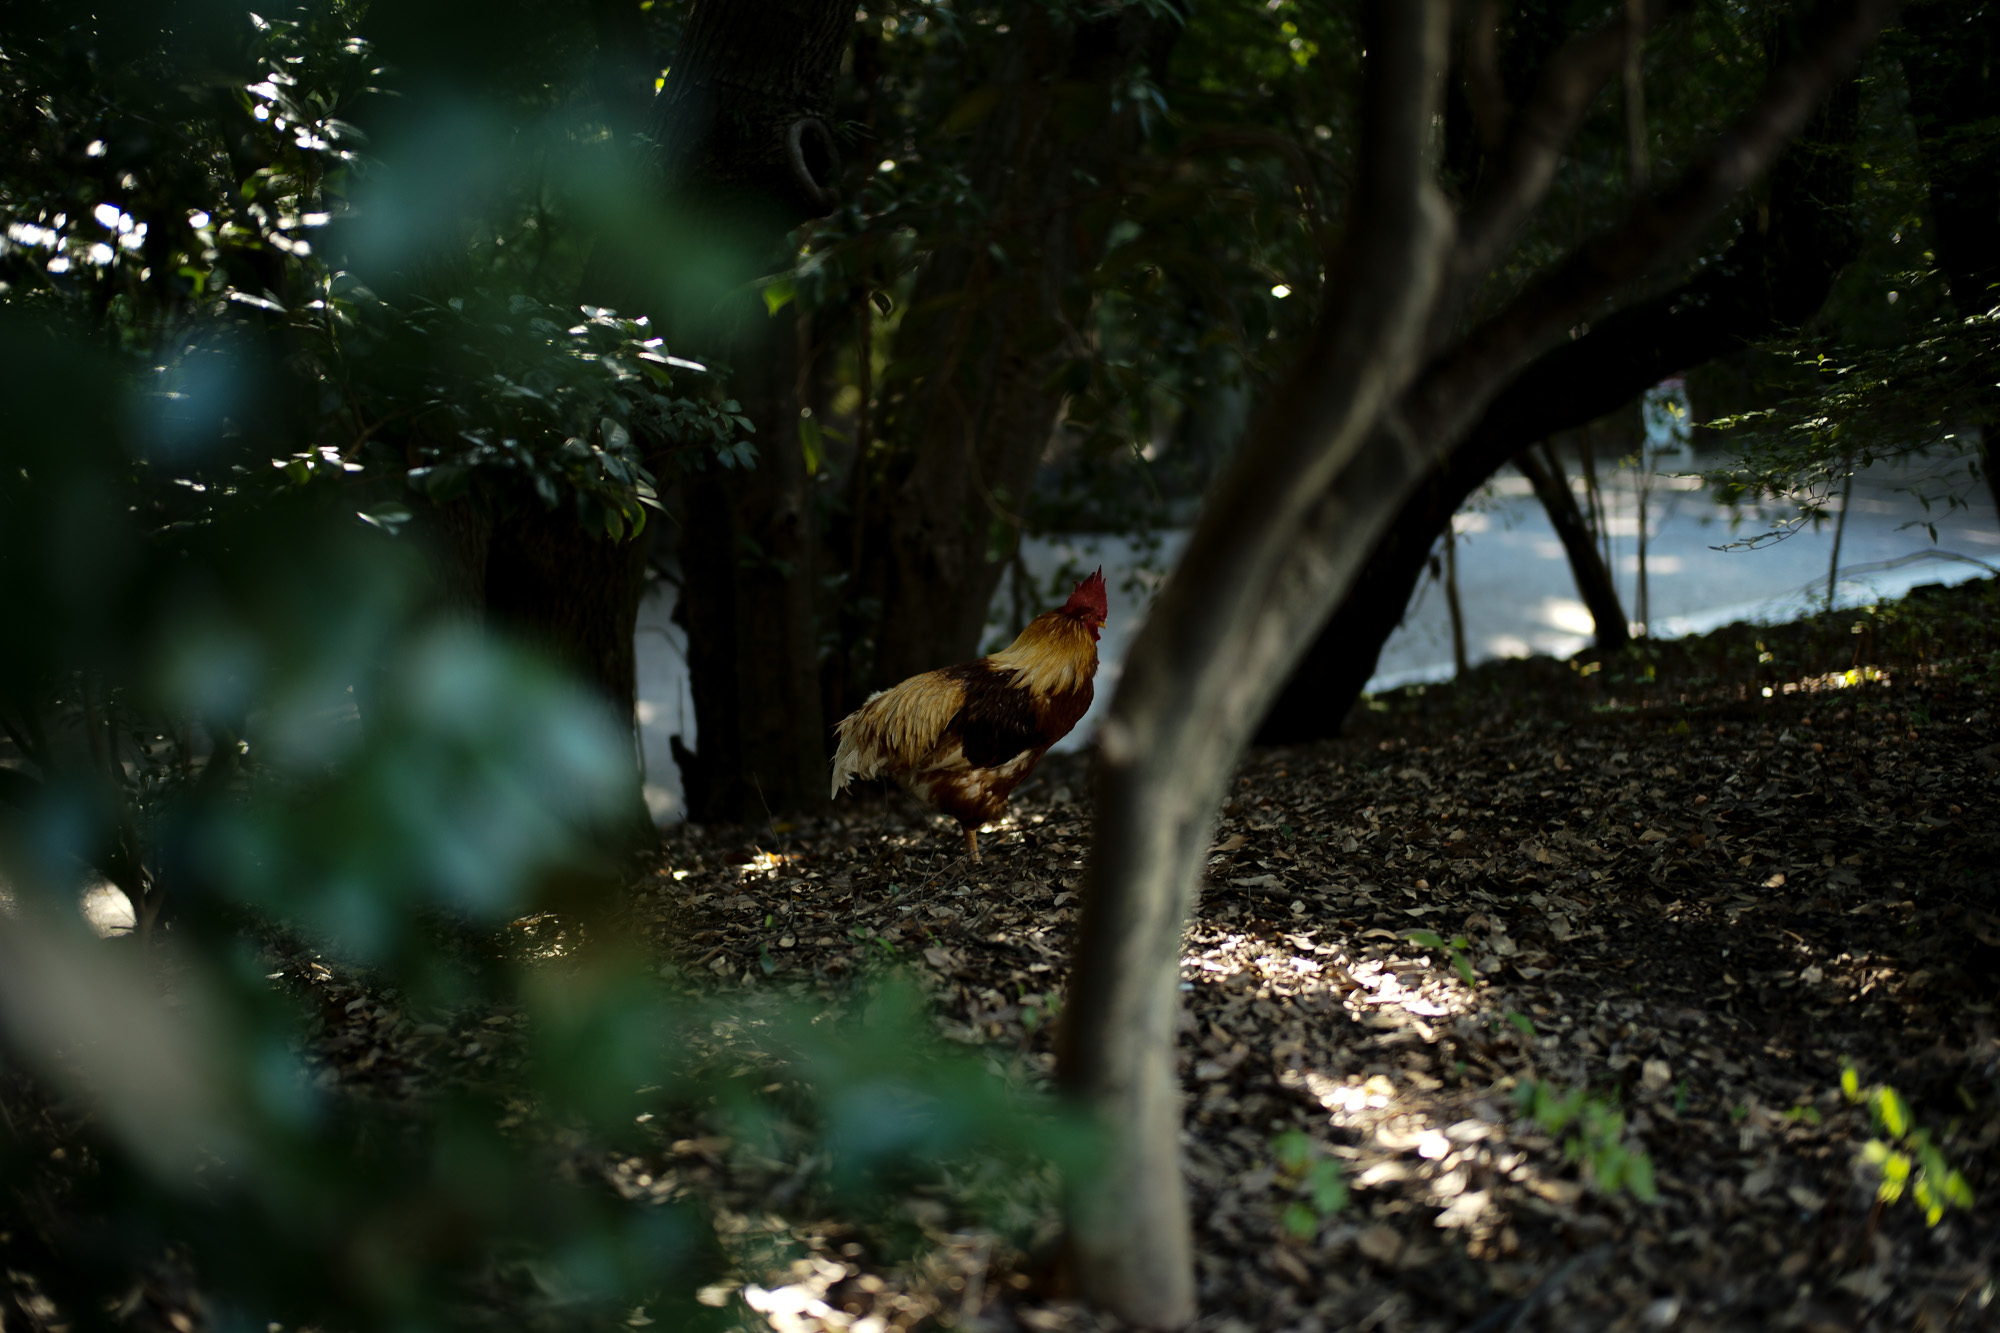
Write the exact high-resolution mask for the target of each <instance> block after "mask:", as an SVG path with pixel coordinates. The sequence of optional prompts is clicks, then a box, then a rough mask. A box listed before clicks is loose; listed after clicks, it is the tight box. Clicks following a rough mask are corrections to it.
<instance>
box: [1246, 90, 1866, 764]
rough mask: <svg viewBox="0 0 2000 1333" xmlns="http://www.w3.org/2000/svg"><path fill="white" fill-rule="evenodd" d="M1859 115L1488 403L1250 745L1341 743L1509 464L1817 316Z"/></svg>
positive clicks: (1837, 237) (1844, 252)
mask: <svg viewBox="0 0 2000 1333" xmlns="http://www.w3.org/2000/svg"><path fill="white" fill-rule="evenodd" d="M1859 106H1860V97H1859V90H1858V86H1857V85H1850V86H1848V87H1847V88H1845V89H1843V90H1842V91H1841V92H1840V93H1838V94H1836V95H1835V96H1834V97H1833V98H1831V99H1829V101H1828V103H1827V105H1826V107H1825V108H1824V109H1823V110H1822V111H1821V113H1820V114H1819V115H1818V116H1817V117H1816V118H1815V123H1814V127H1813V128H1812V130H1810V131H1809V138H1808V139H1807V140H1806V141H1804V142H1802V143H1801V144H1799V145H1798V146H1797V147H1796V148H1794V149H1793V150H1792V151H1791V152H1790V153H1788V154H1787V155H1786V157H1785V159H1784V160H1783V161H1782V162H1780V163H1779V164H1778V166H1777V167H1776V169H1774V170H1773V172H1772V174H1771V176H1772V178H1771V192H1770V196H1769V200H1768V202H1767V204H1766V206H1765V208H1764V209H1763V210H1761V211H1760V213H1758V214H1756V215H1753V216H1752V218H1751V219H1750V220H1749V221H1748V222H1747V223H1746V225H1745V230H1744V232H1743V234H1742V235H1741V236H1739V237H1738V238H1737V240H1736V241H1735V243H1734V244H1732V245H1731V246H1730V247H1729V249H1728V250H1727V251H1725V252H1724V254H1723V256H1722V258H1721V259H1719V260H1718V261H1717V262H1715V263H1714V264H1711V265H1709V266H1708V267H1707V268H1704V269H1703V270H1702V271H1701V272H1700V273H1699V274H1697V275H1696V276H1695V277H1694V278H1692V279H1690V280H1689V281H1687V282H1685V283H1683V284H1681V285H1680V286H1679V287H1676V288H1674V289H1672V290H1670V291H1668V292H1666V293H1665V294H1663V295H1660V296H1656V297H1654V298H1652V299H1651V300H1647V301H1641V302H1639V303H1637V304H1635V305H1632V306H1629V307H1627V308H1626V309H1624V310H1621V311H1619V312H1618V313H1616V314H1614V315H1612V316H1610V317H1609V318H1607V319H1605V320H1603V321H1602V322H1600V323H1597V324H1594V325H1593V326H1592V327H1591V330H1590V332H1589V333H1587V334H1585V335H1583V336H1582V337H1581V338H1578V339H1576V340H1575V341H1573V342H1566V343H1562V344H1559V345H1558V346H1556V347H1555V348H1554V349H1552V350H1550V351H1549V352H1546V353H1544V354H1543V355H1542V356H1541V357H1540V358H1539V359H1537V360H1536V361H1535V362H1534V363H1533V364H1532V365H1530V366H1529V367H1528V368H1527V370H1525V371H1524V372H1522V374H1521V375H1520V376H1519V378H1517V379H1516V380H1515V381H1514V382H1513V383H1512V384H1510V385H1509V386H1508V387H1507V388H1506V389H1504V390H1503V391H1502V392H1501V393H1500V395H1499V396H1498V397H1496V398H1495V399H1494V400H1493V401H1492V403H1491V404H1490V405H1489V406H1488V407H1487V409H1486V411H1485V413H1484V414H1483V415H1482V416H1481V418H1480V420H1479V423H1478V424H1477V425H1476V426H1475V427H1473V429H1472V430H1471V432H1470V433H1468V434H1467V435H1466V436H1465V438H1464V440H1463V441H1462V442H1461V443H1459V444H1458V446H1457V447H1456V448H1454V449H1452V450H1451V452H1450V453H1449V454H1448V455H1447V456H1446V457H1445V459H1444V461H1443V462H1442V463H1440V464H1438V465H1437V466H1436V467H1434V468H1433V469H1432V470H1431V472H1430V474H1429V475H1428V476H1426V477H1425V478H1424V480H1423V482H1422V484H1421V485H1420V486H1419V487H1418V488H1417V490H1416V493H1415V494H1414V495H1412V496H1411V497H1410V499H1409V500H1408V501H1407V502H1405V504H1404V505H1403V507H1402V511H1401V512H1400V513H1399V514H1398V515H1397V516H1396V520H1395V522H1394V523H1393V524H1391V525H1390V527H1389V530H1388V532H1387V534H1386V535H1385V536H1384V537H1383V538H1382V540H1381V541H1380V543H1379V544H1378V545H1377V546H1376V548H1375V551H1374V553H1373V554H1372V555H1371V556H1370V557H1369V560H1368V563H1367V565H1366V567H1365V568H1364V569H1363V570H1362V572H1361V574H1360V576H1359V577H1358V578H1357V579H1356V580H1355V582H1354V584H1353V587H1352V588H1351V590H1350V591H1349V592H1348V594H1347V596H1346V597H1345V598H1344V599H1343V600H1342V601H1341V603H1340V605H1339V606H1338V607H1337V608H1336V609H1335V610H1334V613H1333V615H1332V617H1331V618H1330V619H1329V620H1328V621H1327V623H1326V625H1325V627H1324V628H1323V629H1322V630H1321V631H1320V633H1319V636H1318V637H1317V638H1316V639H1315V640H1314V642H1313V645H1312V647H1311V648H1310V649H1308V650H1307V652H1306V656H1305V658H1304V660H1303V661H1302V662H1301V663H1300V664H1299V667H1298V669H1297V670H1296V671H1295V672H1294V673H1293V675H1292V677H1291V679H1290V680H1289V681H1288V682H1287V683H1286V685H1285V688H1284V691H1283V692H1282V693H1281V694H1280V695H1279V696H1278V699H1277V702H1276V703H1274V704H1273V705H1272V707H1271V711H1270V713H1269V714H1268V715H1267V716H1266V717H1265V719H1264V724H1263V726H1262V727H1261V728H1259V730H1258V733H1257V740H1258V742H1259V743H1260V744H1265V745H1279V744H1291V743H1296V742H1299V741H1306V740H1316V739H1319V738H1321V737H1326V736H1332V735H1335V734H1337V733H1338V732H1339V730H1340V725H1341V722H1342V721H1343V720H1344V719H1345V718H1346V716H1347V713H1348V710H1349V709H1351V708H1352V707H1353V706H1354V701H1355V700H1356V699H1357V698H1359V697H1360V694H1361V689H1362V687H1363V686H1364V685H1366V684H1367V683H1368V678H1369V677H1370V676H1372V675H1374V674H1375V663H1376V661H1377V660H1378V659H1379V658H1380V656H1381V653H1382V645H1383V644H1384V643H1386V642H1387V641H1388V638H1389V635H1390V634H1391V633H1393V632H1394V631H1395V628H1396V626H1397V625H1398V624H1399V623H1400V622H1401V621H1402V618H1403V610H1404V608H1405V607H1407V606H1408V605H1409V602H1410V596H1411V594H1412V593H1414V592H1415V591H1416V587H1417V582H1418V580H1419V579H1420V578H1421V577H1422V576H1423V572H1424V568H1425V564H1426V562H1427V561H1428V559H1429V556H1430V550H1431V546H1432V544H1433V543H1434V542H1435V541H1436V540H1437V535H1438V534H1439V533H1440V532H1442V531H1443V530H1444V525H1445V524H1446V523H1448V522H1450V521H1451V516H1452V515H1453V514H1455V513H1457V512H1458V509H1459V506H1461V505H1463V504H1464V503H1465V501H1466V500H1467V498H1468V497H1470V496H1471V495H1472V493H1473V492H1474V491H1476V490H1478V489H1479V487H1481V486H1482V485H1484V484H1485V482H1486V479H1487V478H1488V477H1491V476H1492V475H1493V474H1494V473H1495V472H1497V471H1499V469H1500V468H1501V467H1503V466H1504V465H1505V464H1506V462H1507V461H1508V460H1509V459H1510V458H1513V457H1514V456H1515V455H1516V454H1518V453H1520V452H1521V451H1522V450H1523V449H1525V448H1527V447H1528V446H1529V445H1531V444H1533V443H1534V442H1535V441H1537V440H1543V439H1547V438H1548V437H1549V436H1551V435H1554V434H1556V433H1557V432H1559V431H1564V430H1572V429H1575V428H1576V427H1578V426H1582V425H1584V424H1586V423H1588V422H1591V421H1594V420H1596V419H1597V418H1598V417H1601V416H1603V415H1604V414H1605V413H1607V412H1611V411H1614V410H1616V409H1617V408H1619V407H1622V406H1624V405H1625V404H1626V403H1628V402H1630V401H1631V400H1632V399H1633V398H1634V397H1636V396H1638V395H1639V394H1641V393H1643V392H1645V390H1646V389H1647V388H1649V387H1651V386H1652V385H1654V384H1657V383H1659V382H1660V381H1661V380H1662V379H1665V378H1666V377H1667V376H1668V375H1672V374H1675V373H1678V372H1681V371H1685V370H1687V369H1689V368H1690V367H1692V366H1698V365H1701V364H1702V363H1703V362H1706V361H1711V360H1713V359H1715V358H1716V357H1718V356H1722V355H1724V354H1726V353H1728V352H1732V351H1735V350H1736V349H1738V348H1740V347H1743V346H1745V345H1746V344H1748V343H1750V342H1753V341H1755V340H1756V339H1758V338H1761V337H1765V336H1767V335H1769V334H1771V333H1773V332H1776V331H1777V330H1779V329H1782V328H1787V327H1790V326H1793V325H1796V324H1799V323H1801V322H1802V321H1804V320H1805V319H1807V318H1808V317H1810V316H1811V315H1812V314H1813V313H1814V312H1815V311H1817V310H1818V309H1819V308H1820V306H1821V305H1822V304H1824V302H1825V301H1826V297H1827V293H1829V292H1830V291H1832V289H1833V280H1834V278H1835V276H1836V275H1837V274H1838V273H1839V271H1840V269H1841V268H1842V267H1843V266H1844V265H1845V264H1846V263H1847V261H1848V260H1849V259H1851V258H1853V256H1854V252H1855V239H1854V234H1853V230H1852V226H1851V224H1850V223H1849V222H1848V220H1847V216H1846V211H1847V210H1846V206H1847V204H1848V202H1849V201H1850V200H1852V198H1853V195H1854V166H1853V162H1852V160H1851V159H1850V157H1849V156H1848V154H1847V152H1846V146H1847V145H1850V144H1852V143H1853V141H1854V127H1855V122H1856V119H1857V115H1858V111H1859Z"/></svg>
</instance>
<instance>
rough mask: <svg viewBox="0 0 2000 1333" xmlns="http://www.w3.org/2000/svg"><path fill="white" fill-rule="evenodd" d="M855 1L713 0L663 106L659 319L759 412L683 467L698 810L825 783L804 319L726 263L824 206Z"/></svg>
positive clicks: (692, 794)
mask: <svg viewBox="0 0 2000 1333" xmlns="http://www.w3.org/2000/svg"><path fill="white" fill-rule="evenodd" d="M852 21H853V8H852V6H851V5H844V4H841V3H838V2H837V0H703V2H702V3H700V4H698V5H697V6H696V7H695V9H694V11H693V13H692V14H691V15H690V16H689V19H688V27H687V36H686V40H685V42H684V44H683V49H682V50H681V51H680V52H678V53H676V56H675V64H674V69H673V73H672V75H671V76H670V77H669V78H668V80H667V83H666V86H665V87H664V88H662V89H661V91H660V95H659V97H658V98H657V99H656V101H655V104H654V109H653V126H654V133H655V141H656V143H657V144H658V166H659V170H660V174H661V176H662V179H663V183H664V185H665V188H666V191H667V197H668V200H669V202H670V204H671V205H672V206H673V207H674V209H675V210H676V212H677V215H678V222H679V225H680V227H681V228H682V230H681V232H680V234H679V235H678V236H676V237H675V243H676V245H678V246H680V247H683V248H684V249H685V250H687V252H688V253H687V254H686V255H685V256H684V257H683V262H682V264H681V266H680V267H679V269H678V270H675V271H671V272H668V273H666V274H664V275H662V280H661V283H660V285H659V286H656V287H655V289H654V295H653V296H652V298H651V299H652V300H653V301H654V302H661V301H665V302H670V303H671V304H669V305H667V306H665V307H664V308H665V309H666V311H667V314H668V318H667V319H665V320H664V321H662V322H663V324H664V326H665V327H666V328H667V329H669V330H671V336H672V337H673V339H674V340H675V342H676V343H677V344H679V345H680V346H682V347H685V348H688V349H690V350H692V351H694V352H696V353H697V354H699V355H702V356H705V357H708V358H711V359H713V360H716V361H720V362H722V363H724V364H726V365H727V366H728V367H729V369H730V371H731V378H730V380H729V388H730V392H731V393H732V394H733V395H734V396H735V397H736V399H737V400H738V402H739V403H741V405H742V407H743V413H744V415H745V416H747V417H749V418H750V420H751V421H752V422H753V423H754V424H755V426H756V439H755V443H756V446H757V461H756V465H755V466H754V467H751V468H723V467H718V466H717V465H715V464H714V463H713V462H710V463H709V464H708V465H707V466H706V468H704V469H702V470H700V471H697V472H694V473H693V474H691V475H690V476H689V477H687V479H686V481H685V492H686V498H687V503H686V505H685V507H684V511H685V520H684V525H683V528H682V531H681V534H680V549H681V568H682V571H683V572H684V574H685V576H686V578H685V582H684V584H683V587H682V595H681V601H680V605H679V607H678V609H677V611H676V615H677V617H678V618H679V619H680V621H681V623H682V624H683V625H684V626H685V627H686V629H687V635H688V674H689V689H690V692H691V694H692V695H693V698H694V715H695V728H696V743H695V746H694V747H693V748H692V749H690V748H689V747H688V746H687V745H686V744H685V743H684V742H683V741H682V740H681V739H680V738H676V739H675V741H674V755H675V758H676V760H677V761H678V762H679V763H680V766H681V778H682V782H683V785H684V787H685V789H686V792H687V801H688V809H689V812H690V813H691V814H692V815H693V816H694V817H695V818H697V819H732V820H747V819H759V818H764V817H766V816H768V815H769V814H772V813H777V812H781V811H787V810H799V809H809V808H811V807H812V806H814V805H817V804H819V803H822V802H824V801H825V800H826V728H825V727H824V725H823V724H822V715H821V712H820V699H819V688H818V663H819V645H818V635H817V633H816V624H815V620H814V615H815V607H816V602H815V592H816V590H817V579H816V577H815V558H814V557H815V549H814V548H815V536H814V532H813V522H812V504H811V501H810V497H809V495H808V493H807V477H806V472H805V465H804V460H803V458H802V456H801V453H800V448H799V439H798V421H799V401H798V385H797V382H796V381H797V371H798V366H797V347H796V343H795V340H794V327H793V325H794V320H793V318H792V317H791V316H790V315H785V316H783V317H773V316H771V315H770V314H768V313H767V312H766V311H765V309H764V306H763V302H762V299H761V296H760V295H759V294H757V293H755V292H749V293H745V292H743V291H742V290H741V289H740V285H738V287H737V289H736V290H733V291H732V290H729V287H730V284H728V283H725V282H719V281H718V278H717V274H718V273H719V272H722V271H726V270H732V269H733V270H734V271H735V272H736V273H737V274H739V275H745V276H747V275H748V274H753V273H756V272H760V271H761V272H772V271H781V270H782V269H784V268H787V267H789V266H790V263H791V259H790V257H789V255H788V254H787V252H786V248H785V244H784V243H785V239H786V236H787V234H788V233H789V232H790V231H791V230H792V229H793V228H794V227H796V226H798V225H799V224H800V223H801V222H804V221H806V220H807V219H809V218H813V217H818V216H821V215H823V214H824V213H826V212H827V211H829V209H830V208H831V206H832V204H833V195H832V192H831V190H830V188H829V186H830V183H831V182H832V180H833V178H834V170H835V158H834V144H833V137H832V133H831V132H830V131H829V130H828V128H827V126H826V124H825V121H824V120H823V117H824V116H825V115H826V114H827V113H828V111H829V109H830V108H831V106H832V101H833V87H834V81H835V78H836V77H837V75H838V73H839V69H840V57H841V53H842V51H843V50H844V49H845V45H846V37H847V32H848V29H849V27H850V26H851V24H852ZM718 287H720V288H722V290H718ZM653 308H655V309H660V308H663V307H661V306H659V305H657V304H656V305H654V307H653Z"/></svg>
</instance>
